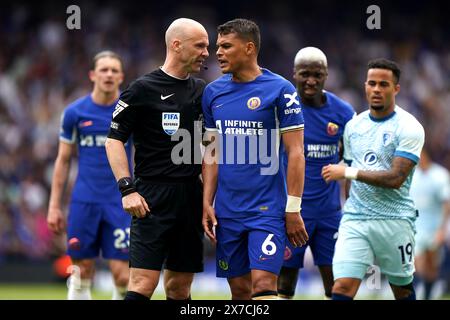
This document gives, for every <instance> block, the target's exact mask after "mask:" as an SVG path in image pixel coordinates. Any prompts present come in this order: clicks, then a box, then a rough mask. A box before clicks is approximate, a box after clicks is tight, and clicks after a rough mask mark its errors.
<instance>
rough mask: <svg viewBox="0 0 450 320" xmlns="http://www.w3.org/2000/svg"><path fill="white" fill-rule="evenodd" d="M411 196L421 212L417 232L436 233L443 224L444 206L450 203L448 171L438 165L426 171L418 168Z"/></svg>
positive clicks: (412, 184)
mask: <svg viewBox="0 0 450 320" xmlns="http://www.w3.org/2000/svg"><path fill="white" fill-rule="evenodd" d="M410 195H411V198H412V199H413V200H414V203H415V204H416V207H417V209H418V210H419V217H418V218H417V220H416V225H417V230H423V231H424V232H432V233H433V232H435V231H436V229H437V228H438V227H439V226H440V225H441V223H442V218H443V214H442V205H443V203H444V202H446V201H450V176H449V173H448V171H447V169H445V168H444V167H442V166H440V165H438V164H436V163H433V164H432V165H431V166H430V167H429V168H428V169H427V170H426V171H424V170H422V169H421V168H420V167H418V168H417V169H416V172H415V173H414V177H413V179H412V183H411V190H410Z"/></svg>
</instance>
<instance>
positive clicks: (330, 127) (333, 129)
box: [327, 122, 339, 136]
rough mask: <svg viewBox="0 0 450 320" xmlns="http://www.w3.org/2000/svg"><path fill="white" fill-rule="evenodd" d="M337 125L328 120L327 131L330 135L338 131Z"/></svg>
mask: <svg viewBox="0 0 450 320" xmlns="http://www.w3.org/2000/svg"><path fill="white" fill-rule="evenodd" d="M338 130H339V126H338V125H337V124H336V123H333V122H328V126H327V133H328V135H330V136H335V135H336V134H337V133H338Z"/></svg>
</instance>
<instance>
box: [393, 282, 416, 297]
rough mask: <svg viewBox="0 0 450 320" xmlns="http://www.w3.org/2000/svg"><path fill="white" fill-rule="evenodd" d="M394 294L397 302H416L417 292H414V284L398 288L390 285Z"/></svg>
mask: <svg viewBox="0 0 450 320" xmlns="http://www.w3.org/2000/svg"><path fill="white" fill-rule="evenodd" d="M390 285H391V288H392V292H393V293H394V296H395V299H397V300H416V291H415V290H414V285H413V282H411V283H409V284H407V285H404V286H398V285H394V284H392V283H390Z"/></svg>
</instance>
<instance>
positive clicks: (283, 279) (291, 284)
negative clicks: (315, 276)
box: [278, 267, 298, 299]
mask: <svg viewBox="0 0 450 320" xmlns="http://www.w3.org/2000/svg"><path fill="white" fill-rule="evenodd" d="M297 278H298V270H297V269H291V268H284V267H283V268H282V269H281V273H280V276H279V277H278V295H280V296H282V297H284V298H288V299H289V298H292V297H293V296H294V294H295V287H296V285H297Z"/></svg>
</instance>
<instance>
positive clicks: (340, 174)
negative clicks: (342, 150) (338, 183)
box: [322, 164, 346, 183]
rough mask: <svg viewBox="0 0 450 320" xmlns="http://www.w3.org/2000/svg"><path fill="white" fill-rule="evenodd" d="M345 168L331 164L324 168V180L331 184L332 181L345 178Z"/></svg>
mask: <svg viewBox="0 0 450 320" xmlns="http://www.w3.org/2000/svg"><path fill="white" fill-rule="evenodd" d="M345 168H346V167H345V166H341V165H338V164H329V165H327V166H325V167H323V168H322V178H323V179H324V180H325V181H326V182H327V183H329V182H330V181H334V180H340V179H344V178H345Z"/></svg>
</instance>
